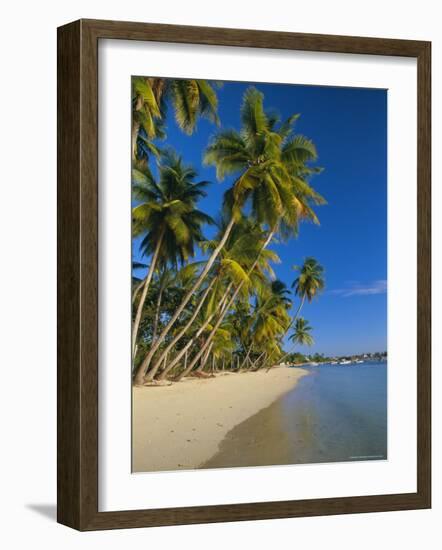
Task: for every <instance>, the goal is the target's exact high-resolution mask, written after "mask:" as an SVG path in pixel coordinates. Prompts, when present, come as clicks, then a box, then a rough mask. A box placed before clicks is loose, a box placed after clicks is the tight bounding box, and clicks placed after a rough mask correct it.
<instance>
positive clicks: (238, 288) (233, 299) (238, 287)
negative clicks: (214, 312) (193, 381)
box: [176, 281, 244, 382]
mask: <svg viewBox="0 0 442 550" xmlns="http://www.w3.org/2000/svg"><path fill="white" fill-rule="evenodd" d="M243 284H244V281H242V282H241V283H240V284H239V285H238V286H237V288H236V290H235V292H234V293H233V294H232V297H231V298H230V300H229V301H228V302H227V305H226V306H225V309H224V310H223V311H222V312H221V315H220V316H219V317H218V320H217V322H216V323H215V326H214V327H213V329H212V331H211V333H210V334H209V336H208V337H207V340H206V341H205V343H204V345H203V346H202V348H201V349H200V351H199V352H198V353H197V354H196V355H195V357H194V358H193V359H192V361H191V362H190V365H189V366H188V367H187V369H186V370H184V371H183V372H182V373H181V374H179V375H178V376H177V378H176V380H177V381H178V382H179V381H180V380H181V379H182V378H183V377H184V376H187V375H188V374H189V372H190V371H191V370H192V369H193V367H194V366H195V365H196V363H197V361H198V360H199V359H200V358H201V356H202V355H203V353H204V352H205V351H206V350H207V348H208V347H209V346H210V343H211V342H212V340H213V338H214V337H215V333H216V331H217V330H218V328H219V326H220V325H221V323H222V322H223V320H224V317H225V316H226V314H227V312H228V311H229V309H230V306H231V305H232V304H233V302H234V301H235V298H236V297H237V296H238V294H239V291H240V290H241V288H242V286H243Z"/></svg>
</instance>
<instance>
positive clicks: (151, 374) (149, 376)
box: [146, 277, 216, 380]
mask: <svg viewBox="0 0 442 550" xmlns="http://www.w3.org/2000/svg"><path fill="white" fill-rule="evenodd" d="M215 281H216V278H215V277H214V278H213V279H212V280H211V281H210V284H209V286H208V287H207V288H206V290H205V291H204V294H203V295H202V297H201V300H200V301H199V304H198V305H197V307H196V308H195V311H194V312H193V314H192V316H191V318H190V319H189V321H188V322H187V323H186V325H185V326H184V327H183V328H182V329H181V330H180V332H179V333H178V334H177V335H176V336H175V338H174V339H173V340H172V341H171V342H170V343H169V344H168V345H167V347H166V348H165V349H164V351H163V353H162V354H161V355H160V357H159V358H158V361H157V362H156V363H155V365H154V366H153V367H152V369H151V370H150V371H149V372H148V373H147V375H146V380H153V378H154V376H155V374H156V373H157V371H158V367H159V365H161V361H162V360H163V358H164V356H165V354H166V353H168V352H169V351H170V350H171V349H172V348H173V347H174V346H176V344H177V343H178V342H179V340H181V338H182V337H183V336H184V334H185V333H186V332H187V331H188V330H189V328H190V327H191V326H192V324H193V322H194V321H195V319H196V317H197V315H198V313H199V311H200V309H201V308H202V306H203V304H204V301H205V299H206V298H207V296H208V294H209V292H210V290H211V289H212V287H213V285H214V284H215Z"/></svg>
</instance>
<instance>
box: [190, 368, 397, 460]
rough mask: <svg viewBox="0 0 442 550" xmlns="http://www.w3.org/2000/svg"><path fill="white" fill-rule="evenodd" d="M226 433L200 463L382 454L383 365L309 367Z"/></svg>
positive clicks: (355, 457) (384, 441)
mask: <svg viewBox="0 0 442 550" xmlns="http://www.w3.org/2000/svg"><path fill="white" fill-rule="evenodd" d="M309 372H310V375H309V376H305V377H303V378H302V379H301V380H300V382H299V383H298V385H297V386H296V388H294V389H293V390H292V391H290V392H289V393H287V394H286V395H284V396H283V397H281V398H280V399H278V400H277V401H275V402H274V403H273V404H272V405H270V406H269V407H267V408H266V409H263V410H262V411H260V412H259V413H257V414H256V415H255V416H252V417H251V418H249V419H248V420H246V421H245V422H243V423H242V424H240V425H239V426H237V427H236V428H234V429H233V430H232V431H231V432H229V434H227V436H226V438H225V439H224V441H223V442H222V443H221V446H220V450H219V452H218V453H217V454H216V455H215V456H214V457H212V458H211V459H210V460H209V461H208V462H206V463H205V464H203V465H202V466H201V467H202V468H223V467H224V468H226V467H233V466H265V465H272V464H305V463H318V462H341V461H349V460H385V459H386V458H387V365H386V363H368V364H364V365H357V366H351V367H348V366H345V367H344V366H321V367H312V368H310V369H309Z"/></svg>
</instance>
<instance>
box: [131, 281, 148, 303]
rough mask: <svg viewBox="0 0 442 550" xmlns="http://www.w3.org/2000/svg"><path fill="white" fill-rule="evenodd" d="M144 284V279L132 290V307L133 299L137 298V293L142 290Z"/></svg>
mask: <svg viewBox="0 0 442 550" xmlns="http://www.w3.org/2000/svg"><path fill="white" fill-rule="evenodd" d="M145 282H146V279H143V280H142V281H141V283H139V284H138V285H137V286H136V287H135V290H134V293H133V294H132V305H133V304H134V303H135V299H136V297H137V296H138V293H139V292H140V290H141V289H142V288H143V285H144V283H145Z"/></svg>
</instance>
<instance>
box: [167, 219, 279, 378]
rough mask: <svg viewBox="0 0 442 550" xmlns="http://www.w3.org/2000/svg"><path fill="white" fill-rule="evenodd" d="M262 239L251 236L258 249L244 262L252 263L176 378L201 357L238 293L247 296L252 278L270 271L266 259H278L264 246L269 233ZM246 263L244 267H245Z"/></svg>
mask: <svg viewBox="0 0 442 550" xmlns="http://www.w3.org/2000/svg"><path fill="white" fill-rule="evenodd" d="M256 227H258V228H259V226H256ZM261 234H262V233H261ZM262 239H263V237H262V238H261V240H259V239H257V238H256V237H255V238H253V243H254V246H255V247H257V248H258V251H257V252H255V253H254V254H250V255H248V257H247V259H245V262H247V264H248V265H250V262H251V261H252V260H251V259H253V258H254V260H253V262H252V264H251V265H250V267H249V268H248V269H247V272H246V273H245V277H244V278H242V280H241V281H240V282H239V284H238V285H237V286H236V289H235V290H234V292H233V294H232V295H231V296H230V298H229V299H228V302H227V304H226V305H225V306H224V307H223V308H221V310H220V312H219V316H218V320H217V321H216V323H215V325H214V326H213V328H212V331H211V333H210V334H209V336H208V337H207V339H206V341H205V343H204V345H203V346H202V347H201V349H200V350H199V351H198V352H197V354H196V355H195V357H194V358H193V360H192V361H191V363H190V365H189V366H188V367H187V369H186V370H184V371H183V372H181V373H180V374H179V375H178V377H177V380H181V378H183V377H184V376H186V375H187V374H188V373H189V372H191V370H192V369H193V367H194V366H195V364H196V362H197V361H198V360H199V359H200V358H201V356H202V355H203V354H204V352H205V351H206V350H207V348H208V346H209V345H210V343H211V342H212V340H213V338H214V337H215V335H216V332H217V330H218V328H219V327H220V326H221V323H222V322H223V321H224V318H225V317H226V315H227V313H228V312H229V311H230V308H231V307H232V305H233V304H234V303H235V300H236V299H237V298H238V297H239V296H241V294H240V293H242V294H244V295H245V296H246V297H247V289H248V288H250V286H251V285H250V282H251V281H252V280H253V279H255V280H256V277H257V276H258V277H259V276H260V275H262V272H263V271H267V272H271V273H272V270H271V268H270V266H269V265H268V260H269V259H270V258H272V259H273V260H274V261H275V260H276V261H278V260H279V258H278V256H276V254H275V253H274V252H272V251H270V250H266V247H267V246H268V244H269V240H270V239H271V234H269V235H267V237H266V238H265V240H264V241H263V240H262ZM247 264H246V265H245V266H244V267H246V266H247ZM243 271H244V272H245V269H243ZM244 291H245V292H244Z"/></svg>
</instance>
